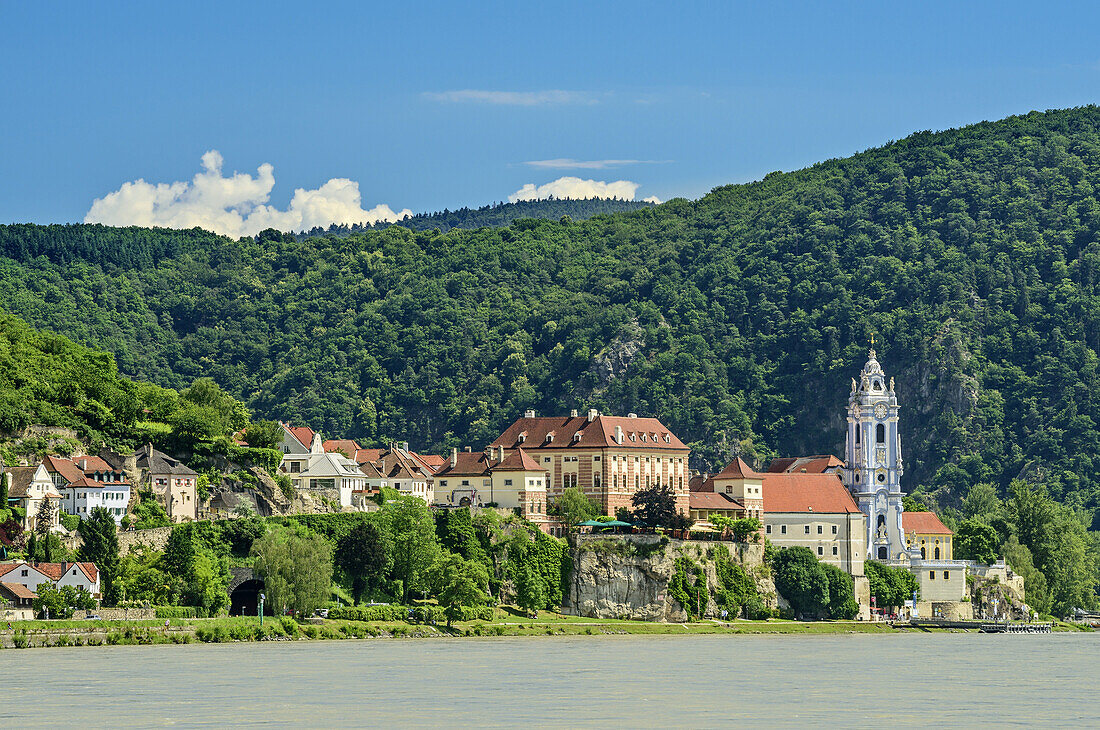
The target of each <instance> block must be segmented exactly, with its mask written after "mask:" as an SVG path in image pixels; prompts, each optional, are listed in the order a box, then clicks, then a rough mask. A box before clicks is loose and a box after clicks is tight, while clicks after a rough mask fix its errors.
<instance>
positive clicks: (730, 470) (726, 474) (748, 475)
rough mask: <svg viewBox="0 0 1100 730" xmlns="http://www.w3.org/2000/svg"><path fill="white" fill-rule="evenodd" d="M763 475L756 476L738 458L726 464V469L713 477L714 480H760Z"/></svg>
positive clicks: (749, 467)
mask: <svg viewBox="0 0 1100 730" xmlns="http://www.w3.org/2000/svg"><path fill="white" fill-rule="evenodd" d="M762 476H763V475H761V474H757V473H756V472H755V471H753V470H752V467H751V466H749V465H748V464H746V463H745V461H744V459H742V458H741V457H740V456H738V457H737V458H736V459H734V460H733V461H731V462H730V463H729V464H726V468H725V469H723V470H722V471H720V472H718V473H717V474H715V475H714V477H713V478H714V479H760V478H761V477H762Z"/></svg>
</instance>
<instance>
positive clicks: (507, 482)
mask: <svg viewBox="0 0 1100 730" xmlns="http://www.w3.org/2000/svg"><path fill="white" fill-rule="evenodd" d="M504 486H506V487H510V486H512V480H511V479H505V480H504Z"/></svg>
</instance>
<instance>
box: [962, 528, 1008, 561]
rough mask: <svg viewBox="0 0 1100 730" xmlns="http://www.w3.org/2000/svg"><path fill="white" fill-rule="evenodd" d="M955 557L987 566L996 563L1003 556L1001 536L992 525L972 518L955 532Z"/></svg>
mask: <svg viewBox="0 0 1100 730" xmlns="http://www.w3.org/2000/svg"><path fill="white" fill-rule="evenodd" d="M954 540H955V557H956V558H957V559H959V560H974V561H976V562H979V563H983V564H985V565H990V564H992V563H993V562H995V561H996V560H997V558H998V556H1000V554H1001V549H1000V545H1001V540H1000V535H998V534H997V531H996V530H995V529H994V528H993V527H991V526H990V525H987V524H985V523H984V522H980V521H979V520H978V519H977V518H974V517H971V518H969V519H966V520H963V521H962V522H961V523H960V524H959V526H958V528H957V529H956V530H955V537H954Z"/></svg>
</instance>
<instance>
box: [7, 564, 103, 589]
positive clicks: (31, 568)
mask: <svg viewBox="0 0 1100 730" xmlns="http://www.w3.org/2000/svg"><path fill="white" fill-rule="evenodd" d="M0 582H3V583H7V584H13V585H21V586H23V587H24V588H26V589H27V590H30V591H32V592H34V593H37V592H38V588H39V586H41V585H48V586H50V587H51V588H62V587H64V586H72V587H73V588H76V589H77V590H85V591H88V593H91V594H92V595H93V596H96V597H98V596H99V594H100V585H99V569H98V568H97V567H96V564H95V563H28V562H26V561H17V562H14V563H0Z"/></svg>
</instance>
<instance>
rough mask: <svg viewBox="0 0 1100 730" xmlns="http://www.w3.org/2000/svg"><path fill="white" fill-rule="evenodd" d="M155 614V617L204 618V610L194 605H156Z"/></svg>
mask: <svg viewBox="0 0 1100 730" xmlns="http://www.w3.org/2000/svg"><path fill="white" fill-rule="evenodd" d="M200 614H202V615H200ZM156 616H157V618H206V611H204V610H203V609H202V608H199V607H195V606H157V607H156Z"/></svg>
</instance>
